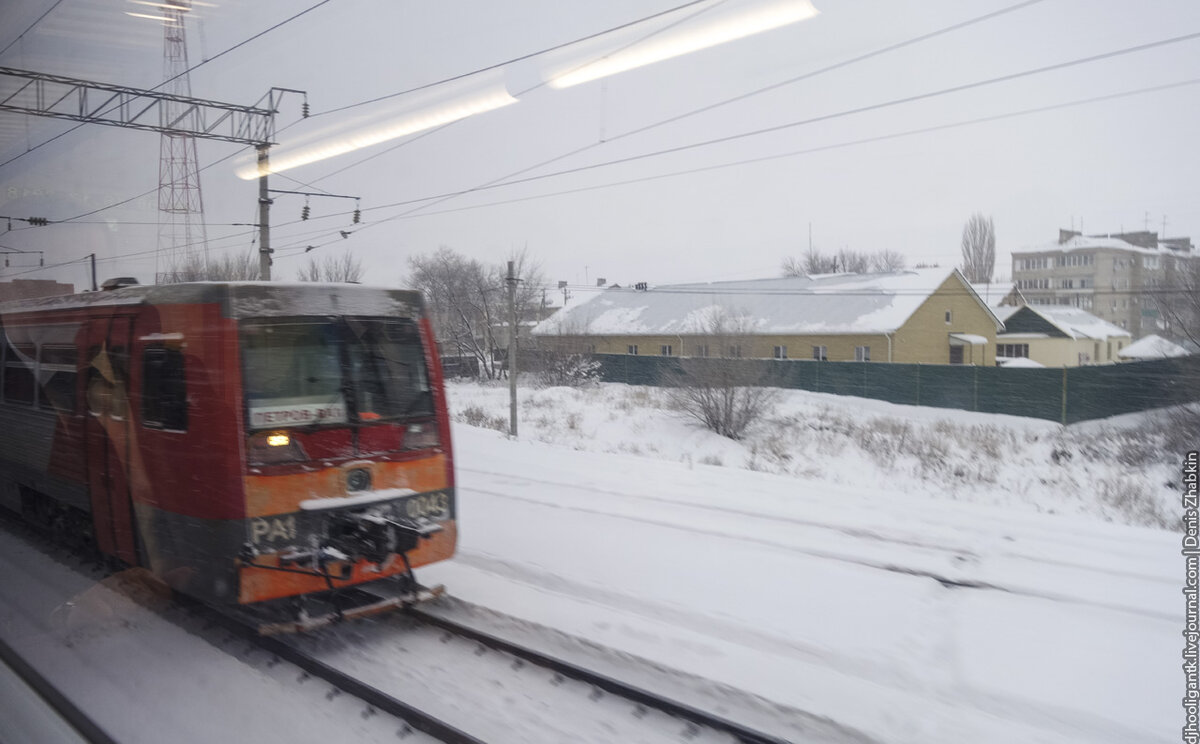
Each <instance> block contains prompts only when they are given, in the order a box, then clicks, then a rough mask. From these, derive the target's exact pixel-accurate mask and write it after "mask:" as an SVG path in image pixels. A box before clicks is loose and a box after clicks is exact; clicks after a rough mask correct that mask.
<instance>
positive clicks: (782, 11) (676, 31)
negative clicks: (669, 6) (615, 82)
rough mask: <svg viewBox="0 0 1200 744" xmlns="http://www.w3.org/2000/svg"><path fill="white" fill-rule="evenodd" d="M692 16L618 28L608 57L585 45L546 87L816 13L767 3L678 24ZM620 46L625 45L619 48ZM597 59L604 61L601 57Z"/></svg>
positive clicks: (800, 1) (787, 0)
mask: <svg viewBox="0 0 1200 744" xmlns="http://www.w3.org/2000/svg"><path fill="white" fill-rule="evenodd" d="M696 13H697V11H696V10H695V9H694V8H688V9H686V10H680V11H678V14H673V15H672V16H664V17H660V18H656V19H654V20H653V21H652V22H646V23H644V24H637V25H635V26H631V27H630V28H626V29H622V30H621V31H620V32H617V33H614V34H613V35H612V37H611V38H607V39H606V40H605V43H606V46H607V47H608V48H609V49H613V50H614V51H612V52H610V53H604V52H603V51H599V52H598V53H597V51H595V50H596V46H595V44H594V43H589V44H588V46H589V47H591V49H592V50H593V53H591V54H588V53H587V52H586V51H584V50H583V49H580V50H578V51H577V54H576V57H577V58H576V61H575V64H563V65H562V66H561V67H559V69H558V70H557V71H556V72H554V73H552V74H551V75H550V80H549V85H550V86H551V87H553V88H569V87H571V86H573V85H579V84H580V83H586V82H590V81H592V80H599V79H600V78H604V77H608V76H609V75H615V74H617V73H619V72H625V71H627V70H632V69H635V68H637V67H644V66H646V65H650V64H654V63H655V62H662V61H663V60H667V59H672V58H674V57H679V56H682V55H684V54H690V53H691V52H696V51H699V50H701V49H707V48H708V47H713V46H717V45H719V44H724V43H727V42H730V41H735V40H737V39H743V38H745V37H747V36H753V35H754V34H759V33H762V32H764V31H770V30H772V29H776V28H780V27H782V26H787V25H790V24H792V23H798V22H800V21H805V20H808V19H810V18H812V17H814V16H816V15H817V14H818V13H819V11H818V10H817V9H816V8H814V7H813V5H812V2H811V0H769V1H767V2H753V3H749V4H747V3H741V4H740V5H739V6H738V7H735V8H731V9H729V10H725V9H723V8H722V9H713V10H708V11H704V12H700V13H699V14H697V15H696V17H695V18H694V19H692V20H684V21H680V20H679V19H681V18H687V17H688V15H687V14H696ZM673 22H678V23H679V25H678V26H676V27H673V28H669V29H667V30H664V31H662V32H661V33H657V34H656V33H653V31H654V28H655V27H660V26H663V25H664V24H670V23H673ZM651 34H652V35H651ZM648 35H649V38H646V39H645V40H644V41H638V40H637V39H638V38H640V37H645V36H648ZM594 41H595V40H594ZM622 41H624V42H625V43H626V44H628V46H622ZM601 54H602V55H603V56H600V55H601ZM597 57H599V58H598V59H597ZM589 60H594V61H589Z"/></svg>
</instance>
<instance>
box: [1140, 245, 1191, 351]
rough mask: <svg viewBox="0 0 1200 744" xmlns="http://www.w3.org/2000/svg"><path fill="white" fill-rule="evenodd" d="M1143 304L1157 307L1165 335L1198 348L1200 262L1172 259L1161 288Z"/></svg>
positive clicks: (1187, 259) (1145, 299) (1189, 259)
mask: <svg viewBox="0 0 1200 744" xmlns="http://www.w3.org/2000/svg"><path fill="white" fill-rule="evenodd" d="M1143 301H1145V302H1147V304H1149V305H1150V306H1151V307H1154V306H1157V307H1158V311H1159V314H1160V316H1161V317H1162V320H1163V322H1164V324H1165V325H1166V328H1164V329H1163V330H1164V333H1165V335H1167V336H1170V337H1172V338H1174V339H1176V340H1179V341H1187V342H1190V345H1192V346H1193V347H1194V348H1200V258H1178V259H1175V262H1174V270H1173V271H1168V272H1167V277H1166V280H1165V286H1163V287H1162V288H1161V290H1159V291H1157V292H1155V293H1154V294H1153V295H1152V296H1149V297H1146V298H1144V300H1143Z"/></svg>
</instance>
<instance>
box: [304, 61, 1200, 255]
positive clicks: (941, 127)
mask: <svg viewBox="0 0 1200 744" xmlns="http://www.w3.org/2000/svg"><path fill="white" fill-rule="evenodd" d="M1196 84H1200V78H1192V79H1189V80H1183V81H1180V82H1176V83H1168V84H1165V85H1156V86H1149V87H1144V88H1137V89H1134V90H1128V91H1122V92H1119V93H1111V94H1107V95H1103V96H1093V97H1090V98H1083V99H1077V100H1074V101H1066V102H1063V103H1057V104H1051V105H1048V106H1039V107H1035V108H1028V109H1021V110H1018V111H1010V112H1006V113H1002V114H993V115H989V116H982V117H977V118H974V119H966V120H963V121H958V122H950V123H947V124H937V125H933V126H928V127H921V128H918V129H909V130H905V131H902V132H892V133H889V134H882V135H876V136H873V137H864V138H861V139H855V140H849V141H846V142H838V143H834V144H830V145H821V146H817V147H810V148H805V149H801V150H792V151H790V152H785V153H775V154H772V155H764V156H760V157H755V158H745V159H741V160H735V161H731V162H727V163H718V164H715V165H706V166H701V167H698V168H688V169H686V170H679V171H672V172H670V173H658V174H654V175H651V176H641V177H638V178H631V179H626V180H622V181H614V182H611V183H606V184H595V185H592V186H582V187H579V188H575V189H564V190H561V191H555V192H551V193H546V194H536V195H532V196H525V197H518V198H514V199H506V200H503V201H497V202H489V203H487V204H476V205H470V206H464V207H455V208H452V209H445V210H440V211H437V212H424V213H421V214H417V213H416V212H417V210H410V211H409V212H406V213H404V214H400V215H395V216H393V217H389V218H387V219H386V220H381V221H379V222H374V223H370V224H368V225H366V226H364V227H371V226H374V225H378V224H383V223H384V222H387V221H392V220H397V219H415V218H419V217H432V216H436V215H440V214H449V213H453V212H462V211H468V210H472V209H482V208H485V207H493V206H502V205H506V204H515V203H518V202H524V201H533V200H536V199H546V198H550V197H554V196H564V195H570V194H578V193H584V192H587V191H596V190H599V189H607V188H615V187H618V186H629V185H633V184H637V183H644V182H648V181H655V180H659V179H664V178H675V177H678V176H688V175H695V174H697V173H704V172H707V171H714V170H722V169H724V168H732V167H735V166H739V165H749V164H753V163H760V162H767V161H772V160H779V159H783V158H789V157H798V156H801V155H811V154H814V153H818V152H826V151H830V150H839V149H844V148H848V147H855V146H858V145H865V144H871V143H875V142H884V141H887V140H893V139H901V138H904V137H912V136H916V135H920V134H929V133H932V132H940V131H945V130H949V129H957V128H960V127H966V126H973V125H976V124H984V123H989V122H995V121H1002V120H1005V119H1012V118H1017V117H1022V116H1031V115H1034V114H1040V113H1046V112H1049V111H1056V110H1059V109H1065V108H1072V107H1076V106H1084V105H1088V104H1092V103H1100V102H1104V101H1113V100H1118V99H1121V98H1128V97H1131V96H1136V95H1144V94H1147V93H1157V92H1162V91H1166V90H1173V89H1176V88H1182V87H1187V86H1191V85H1196ZM501 185H504V186H507V185H510V184H501ZM461 193H469V192H461ZM454 195H458V194H454ZM436 198H439V197H426V198H425V199H417V200H411V201H407V202H399V203H397V204H391V205H381V206H379V207H372V208H371V209H386V208H390V207H395V206H404V205H407V204H413V203H415V202H419V201H425V200H428V199H436ZM331 242H332V241H331ZM325 245H328V243H326V244H325ZM289 247H290V246H289ZM318 247H319V246H318Z"/></svg>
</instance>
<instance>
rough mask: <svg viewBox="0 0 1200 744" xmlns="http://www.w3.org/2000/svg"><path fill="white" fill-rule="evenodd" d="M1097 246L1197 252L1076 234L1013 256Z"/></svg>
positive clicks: (1188, 255) (1152, 253) (1159, 253)
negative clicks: (1145, 245) (1146, 246)
mask: <svg viewBox="0 0 1200 744" xmlns="http://www.w3.org/2000/svg"><path fill="white" fill-rule="evenodd" d="M1097 248H1102V249H1103V248H1108V249H1116V250H1121V251H1129V252H1130V253H1143V254H1146V255H1150V256H1182V257H1185V258H1191V257H1195V256H1196V254H1195V253H1192V252H1191V251H1184V250H1180V249H1179V248H1177V247H1175V246H1173V245H1171V244H1169V243H1162V242H1160V243H1159V244H1158V247H1156V248H1143V247H1142V246H1140V245H1134V244H1133V243H1130V242H1127V241H1124V240H1121V239H1120V238H1109V237H1104V236H1088V235H1076V236H1075V237H1073V238H1070V239H1069V240H1067V241H1065V242H1062V243H1059V242H1058V241H1054V242H1053V243H1045V244H1042V245H1036V246H1033V247H1032V248H1030V249H1028V250H1026V251H1014V252H1013V256H1020V255H1024V254H1026V253H1049V252H1053V251H1062V252H1064V253H1072V252H1074V251H1085V250H1095V249H1097Z"/></svg>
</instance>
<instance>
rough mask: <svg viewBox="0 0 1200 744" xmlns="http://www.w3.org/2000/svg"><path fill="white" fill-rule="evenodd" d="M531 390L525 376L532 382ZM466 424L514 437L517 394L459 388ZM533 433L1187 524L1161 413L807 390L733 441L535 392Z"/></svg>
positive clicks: (627, 410) (456, 407)
mask: <svg viewBox="0 0 1200 744" xmlns="http://www.w3.org/2000/svg"><path fill="white" fill-rule="evenodd" d="M522 383H524V380H522ZM449 390H450V403H451V414H452V416H453V417H454V418H455V420H456V421H460V422H462V423H467V424H470V425H472V426H482V427H484V428H491V429H495V430H497V431H502V432H507V431H508V406H509V403H508V387H507V385H506V384H495V383H491V384H489V383H484V384H477V383H464V382H453V383H450V384H449ZM519 396H520V418H519V424H520V429H519V431H520V434H521V439H523V440H529V441H536V442H547V443H551V444H556V445H560V446H564V447H569V448H571V449H576V450H586V451H593V452H613V453H622V454H632V455H640V456H644V457H650V458H655V459H663V460H673V461H676V462H682V463H685V464H696V465H700V464H703V465H718V466H725V467H732V468H741V469H745V470H755V471H761V472H768V473H774V474H778V475H789V476H794V477H797V478H801V479H805V480H809V479H815V480H818V481H822V482H827V483H837V484H845V485H852V486H869V487H871V488H874V489H877V490H879V491H880V493H881V494H884V495H886V494H891V493H910V494H920V495H924V496H928V497H931V498H937V499H947V500H954V501H966V502H971V503H979V504H990V505H993V506H1014V507H1018V508H1023V509H1031V510H1034V511H1037V512H1041V513H1047V514H1080V515H1090V516H1093V517H1097V518H1099V519H1103V520H1105V521H1110V522H1117V523H1121V524H1130V525H1139V526H1151V527H1159V528H1166V529H1177V525H1178V524H1179V514H1180V506H1179V504H1180V500H1179V497H1180V494H1179V491H1178V487H1179V467H1180V464H1181V463H1180V461H1179V458H1178V457H1177V456H1175V455H1171V454H1169V453H1167V452H1165V451H1163V447H1164V445H1163V443H1162V442H1163V435H1162V431H1163V428H1164V427H1163V424H1162V422H1161V421H1160V420H1159V419H1160V418H1161V414H1155V413H1146V414H1136V415H1129V416H1122V417H1117V418H1113V419H1108V420H1103V421H1092V422H1087V423H1082V424H1075V425H1072V426H1068V427H1063V426H1060V425H1059V424H1056V423H1054V422H1051V421H1044V420H1040V419H1029V418H1021V417H1017V416H1002V415H995V414H986V413H974V412H970V411H959V410H952V409H945V408H923V407H918V406H902V405H895V404H892V403H886V402H883V401H877V400H868V399H864V398H849V397H841V396H836V395H827V394H822V393H810V392H807V391H801V390H786V391H781V393H780V398H779V402H778V403H777V405H776V406H775V407H774V410H773V412H772V413H771V414H770V415H769V416H768V417H767V418H766V420H764V421H762V422H760V423H759V424H758V425H756V426H753V427H752V428H751V429H750V431H749V432H748V435H747V436H746V438H745V439H744V440H743V441H741V442H734V441H732V440H729V439H726V438H724V437H720V436H717V435H716V434H713V433H712V432H709V431H707V430H705V429H703V428H702V427H700V426H699V425H698V424H697V423H696V422H694V421H693V420H691V419H689V418H688V417H687V415H686V414H684V413H682V412H680V411H678V410H673V409H672V406H671V404H670V402H669V400H668V395H667V392H666V391H665V390H663V389H661V388H653V387H639V386H629V385H619V384H599V385H592V386H586V387H581V388H567V387H552V388H543V389H539V388H530V387H524V386H523V387H522V388H521V389H520V390H519Z"/></svg>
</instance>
